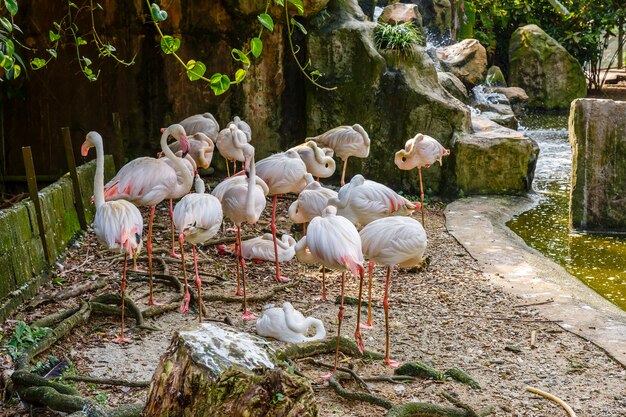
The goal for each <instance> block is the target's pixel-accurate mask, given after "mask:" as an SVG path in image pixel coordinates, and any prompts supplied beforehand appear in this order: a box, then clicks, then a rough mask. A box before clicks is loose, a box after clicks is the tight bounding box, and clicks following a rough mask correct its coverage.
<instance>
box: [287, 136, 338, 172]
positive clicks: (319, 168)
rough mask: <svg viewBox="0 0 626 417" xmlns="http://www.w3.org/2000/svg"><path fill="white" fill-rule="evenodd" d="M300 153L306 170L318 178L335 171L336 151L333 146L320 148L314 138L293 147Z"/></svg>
mask: <svg viewBox="0 0 626 417" xmlns="http://www.w3.org/2000/svg"><path fill="white" fill-rule="evenodd" d="M291 150H294V151H296V152H297V153H298V155H300V159H302V162H304V165H306V170H307V171H308V172H309V173H310V174H311V175H313V176H314V177H318V178H328V177H331V176H332V175H333V174H334V173H335V167H336V164H335V160H334V159H333V154H334V151H333V150H332V149H331V148H320V147H319V146H318V145H317V143H316V142H315V141H313V140H311V141H309V142H306V143H304V144H302V145H298V146H294V147H293V148H291Z"/></svg>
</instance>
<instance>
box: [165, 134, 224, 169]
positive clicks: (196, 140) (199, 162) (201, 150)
mask: <svg viewBox="0 0 626 417" xmlns="http://www.w3.org/2000/svg"><path fill="white" fill-rule="evenodd" d="M187 140H188V141H189V156H191V158H193V161H194V162H195V164H196V167H197V168H202V169H207V168H208V167H209V166H210V165H211V161H212V160H213V151H214V150H215V145H214V144H213V141H212V140H211V138H209V137H208V136H207V135H205V134H204V133H202V132H197V133H194V134H193V135H189V136H187ZM169 147H170V149H171V150H172V152H174V153H177V152H178V151H180V150H181V149H180V144H179V143H178V142H174V143H172V144H170V145H169Z"/></svg>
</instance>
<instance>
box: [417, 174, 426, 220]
mask: <svg viewBox="0 0 626 417" xmlns="http://www.w3.org/2000/svg"><path fill="white" fill-rule="evenodd" d="M417 172H418V173H419V177H420V203H421V204H422V205H421V206H420V210H421V211H422V226H424V185H422V167H417ZM424 227H426V226H424Z"/></svg>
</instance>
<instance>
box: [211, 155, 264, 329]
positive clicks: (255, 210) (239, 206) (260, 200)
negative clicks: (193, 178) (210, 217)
mask: <svg viewBox="0 0 626 417" xmlns="http://www.w3.org/2000/svg"><path fill="white" fill-rule="evenodd" d="M243 153H244V156H245V159H244V170H245V173H246V176H245V177H243V176H242V178H246V179H247V182H243V181H241V180H238V179H235V180H232V181H229V186H228V187H226V188H225V189H220V190H219V194H220V195H221V196H222V199H221V202H222V209H223V211H224V217H228V218H229V219H230V220H232V222H233V223H235V226H236V227H237V247H238V248H239V251H238V254H237V261H238V264H239V263H240V264H241V275H242V279H243V316H241V318H242V319H244V320H252V319H254V318H255V317H254V315H253V314H251V313H249V312H248V305H247V301H246V271H245V266H246V262H245V261H244V259H243V256H241V224H242V223H243V222H248V223H249V224H255V223H256V222H257V221H258V220H259V218H260V217H261V214H262V213H263V210H264V209H265V196H266V195H267V193H268V191H269V189H268V187H267V185H266V184H265V183H264V182H263V181H262V180H261V181H259V178H257V176H256V168H255V164H254V148H253V147H252V145H249V144H248V143H245V144H244V145H243ZM235 178H236V177H235ZM214 191H217V187H216V189H215V190H214ZM237 294H239V267H237Z"/></svg>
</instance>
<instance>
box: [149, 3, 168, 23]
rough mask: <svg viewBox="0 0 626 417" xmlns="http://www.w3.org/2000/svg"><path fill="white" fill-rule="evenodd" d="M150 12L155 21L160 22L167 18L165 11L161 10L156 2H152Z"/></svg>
mask: <svg viewBox="0 0 626 417" xmlns="http://www.w3.org/2000/svg"><path fill="white" fill-rule="evenodd" d="M150 13H151V14H152V19H153V20H154V21H155V22H162V21H164V20H166V19H167V12H166V11H165V10H161V8H160V7H159V5H158V4H156V3H152V5H151V6H150Z"/></svg>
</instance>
